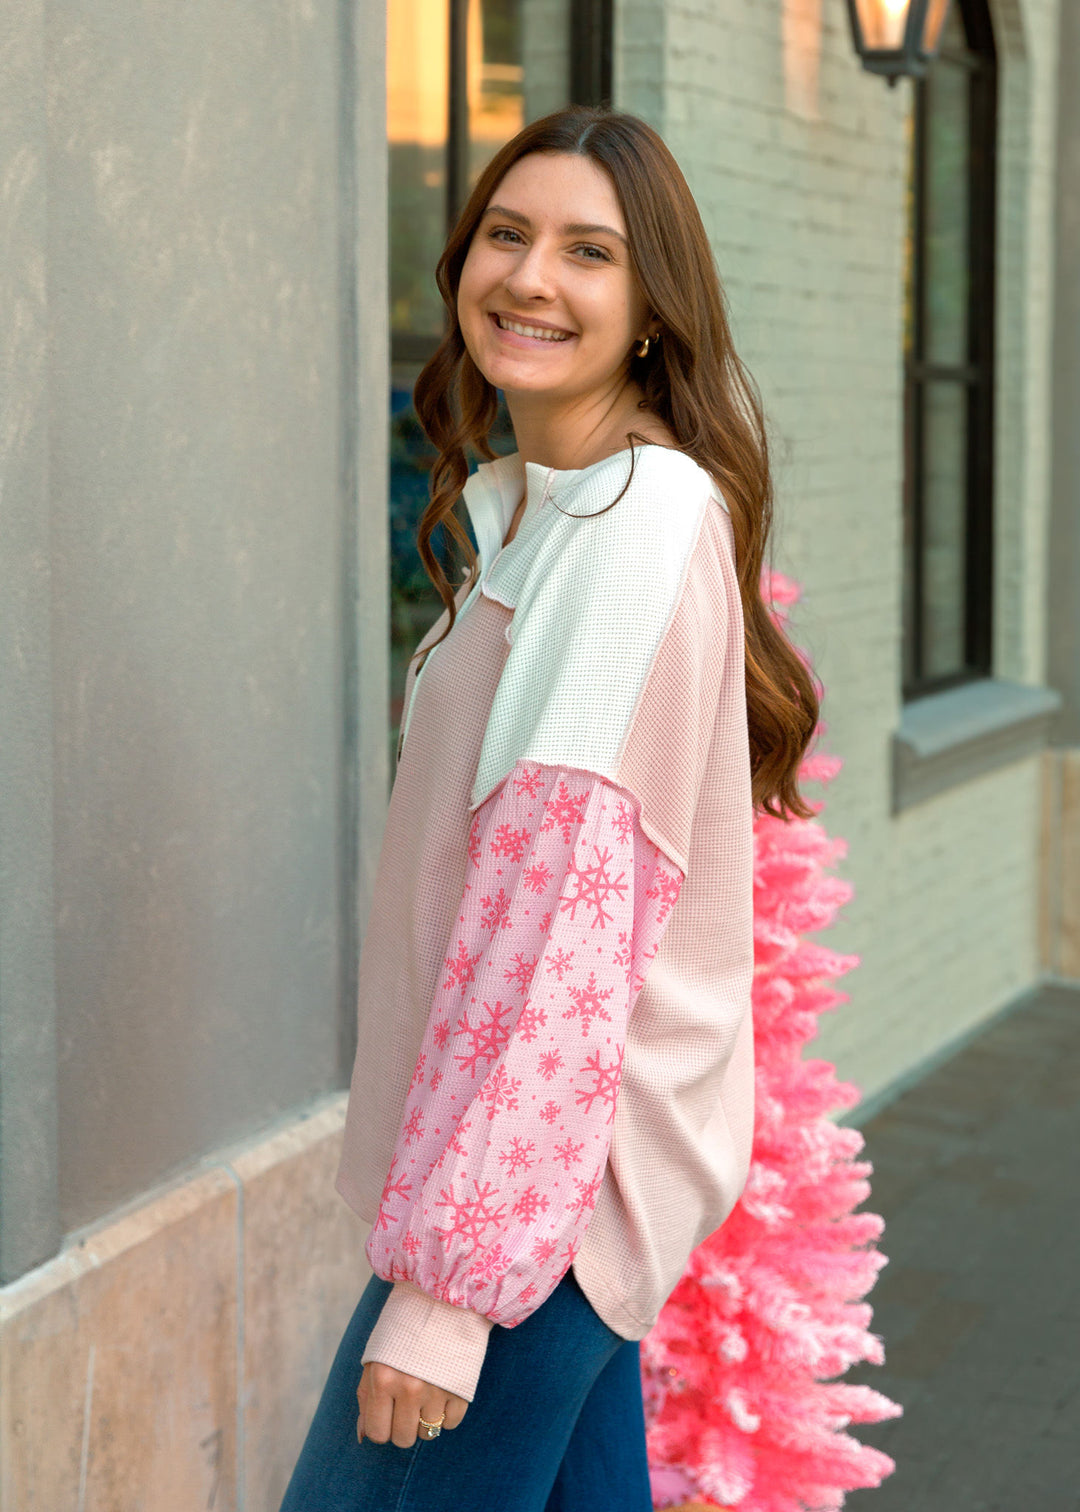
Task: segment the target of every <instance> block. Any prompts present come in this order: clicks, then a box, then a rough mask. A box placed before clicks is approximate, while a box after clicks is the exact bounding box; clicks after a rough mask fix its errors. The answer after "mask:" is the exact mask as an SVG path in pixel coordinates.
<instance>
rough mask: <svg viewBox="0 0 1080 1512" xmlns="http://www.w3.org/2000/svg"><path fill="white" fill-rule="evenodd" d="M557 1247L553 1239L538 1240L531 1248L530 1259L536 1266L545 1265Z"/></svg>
mask: <svg viewBox="0 0 1080 1512" xmlns="http://www.w3.org/2000/svg"><path fill="white" fill-rule="evenodd" d="M558 1247H559V1246H558V1245H557V1244H556V1243H555V1240H554V1239H538V1240H537V1241H536V1243H535V1244H534V1245H533V1247H532V1257H533V1259H534V1260H535V1261H536V1263H537V1265H546V1264H547V1263H548V1261H549V1260H550V1259H551V1257H552V1255H553V1254H554V1253H555V1251H556V1250H557V1249H558Z"/></svg>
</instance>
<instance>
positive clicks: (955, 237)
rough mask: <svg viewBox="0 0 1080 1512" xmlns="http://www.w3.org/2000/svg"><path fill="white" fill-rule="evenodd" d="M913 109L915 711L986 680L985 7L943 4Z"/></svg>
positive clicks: (989, 507)
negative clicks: (925, 699) (926, 700)
mask: <svg viewBox="0 0 1080 1512" xmlns="http://www.w3.org/2000/svg"><path fill="white" fill-rule="evenodd" d="M938 15H940V8H939V9H938V10H937V11H935V16H938ZM912 96H913V98H912V103H913V109H912V113H911V118H910V125H909V134H908V146H909V156H908V178H907V194H906V198H907V234H906V243H905V248H904V259H903V262H904V291H903V293H904V301H903V315H904V320H903V339H904V366H905V378H906V382H905V394H904V551H903V579H902V603H903V616H904V635H903V663H904V667H903V681H904V695H905V697H907V698H918V697H922V696H924V695H925V694H928V693H932V692H935V691H937V690H938V689H941V688H945V687H948V686H951V685H953V684H956V683H958V682H963V681H967V680H971V679H974V678H978V677H986V676H988V675H990V672H991V667H992V644H993V636H992V623H991V620H992V612H993V603H992V589H993V571H992V561H991V553H992V542H993V466H992V459H993V377H994V375H993V352H994V341H993V325H994V248H995V240H996V236H995V221H994V170H993V165H994V160H995V153H994V135H995V130H996V78H995V68H994V45H993V31H992V28H991V25H990V16H989V11H988V9H987V6H986V0H954V3H953V4H952V6H951V7H950V9H949V12H948V15H947V18H946V20H945V24H944V27H943V31H942V36H941V43H940V51H939V53H938V55H937V57H936V58H934V59H933V60H932V61H931V63H930V65H929V67H928V70H927V74H926V77H925V79H923V80H920V81H918V82H917V83H916V84H915V87H914V89H913V92H912Z"/></svg>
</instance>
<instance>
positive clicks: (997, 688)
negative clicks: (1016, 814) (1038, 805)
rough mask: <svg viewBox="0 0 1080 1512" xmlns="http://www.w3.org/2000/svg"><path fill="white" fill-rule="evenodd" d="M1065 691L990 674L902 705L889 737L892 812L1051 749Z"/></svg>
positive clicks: (909, 806) (899, 810)
mask: <svg viewBox="0 0 1080 1512" xmlns="http://www.w3.org/2000/svg"><path fill="white" fill-rule="evenodd" d="M1060 708H1061V694H1060V693H1058V692H1056V691H1055V690H1054V689H1052V688H1042V687H1031V686H1029V685H1027V684H1025V683H1016V682H1006V681H1005V680H1004V679H1002V678H996V677H987V678H983V679H982V680H980V681H979V682H972V683H965V684H964V685H963V686H962V687H959V688H949V689H947V690H946V691H945V692H944V693H932V694H930V695H929V697H927V698H919V699H915V700H913V701H912V702H911V703H909V704H905V706H904V710H903V713H902V715H901V717H900V727H899V729H898V730H896V732H895V733H894V735H893V738H892V766H893V783H892V811H893V813H894V814H896V813H899V812H901V810H903V809H906V808H911V807H912V806H913V805H914V804H917V803H922V802H923V801H924V800H925V799H927V798H932V797H933V796H934V795H935V794H937V793H942V792H944V791H946V789H948V788H951V787H955V786H956V785H957V784H958V783H961V782H968V781H970V780H971V779H972V778H973V777H980V776H982V775H983V773H985V772H992V771H994V770H995V769H996V768H997V767H1001V766H1007V765H1008V764H1009V763H1010V762H1014V761H1021V760H1023V758H1024V757H1026V756H1034V755H1036V754H1037V753H1038V752H1039V751H1041V750H1042V749H1043V747H1044V746H1045V744H1046V740H1047V735H1048V732H1049V728H1050V723H1051V721H1052V720H1053V718H1054V716H1055V714H1057V712H1058V710H1059V709H1060Z"/></svg>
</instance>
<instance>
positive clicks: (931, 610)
mask: <svg viewBox="0 0 1080 1512" xmlns="http://www.w3.org/2000/svg"><path fill="white" fill-rule="evenodd" d="M966 455H967V390H966V388H965V387H964V386H963V385H962V384H959V383H927V384H926V386H925V388H924V389H923V469H924V471H923V510H924V520H925V524H924V527H923V595H922V599H923V604H922V609H923V670H924V673H925V675H926V676H927V677H949V676H951V675H953V674H955V673H957V672H962V671H963V669H964V664H965V660H966V655H965V653H966V649H967V648H966V646H965V637H964V625H965V606H966V601H967V594H966V584H965V572H966V566H967V530H966V510H967V465H966Z"/></svg>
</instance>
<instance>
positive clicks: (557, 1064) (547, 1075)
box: [537, 1050, 565, 1081]
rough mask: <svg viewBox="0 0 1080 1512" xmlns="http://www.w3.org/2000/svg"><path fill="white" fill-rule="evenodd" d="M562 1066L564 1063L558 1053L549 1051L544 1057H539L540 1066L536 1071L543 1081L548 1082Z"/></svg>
mask: <svg viewBox="0 0 1080 1512" xmlns="http://www.w3.org/2000/svg"><path fill="white" fill-rule="evenodd" d="M564 1065H565V1061H564V1060H563V1058H562V1056H561V1055H560V1054H559V1052H558V1051H557V1050H549V1051H548V1052H547V1054H546V1055H542V1056H541V1057H540V1064H539V1067H538V1068H537V1069H538V1070H539V1072H540V1075H541V1076H542V1077H543V1078H544V1080H545V1081H550V1080H551V1078H552V1077H553V1076H554V1075H555V1073H556V1071H561V1070H562V1068H563V1066H564Z"/></svg>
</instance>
